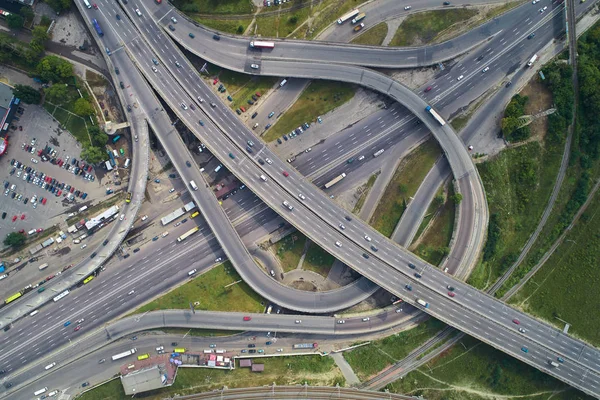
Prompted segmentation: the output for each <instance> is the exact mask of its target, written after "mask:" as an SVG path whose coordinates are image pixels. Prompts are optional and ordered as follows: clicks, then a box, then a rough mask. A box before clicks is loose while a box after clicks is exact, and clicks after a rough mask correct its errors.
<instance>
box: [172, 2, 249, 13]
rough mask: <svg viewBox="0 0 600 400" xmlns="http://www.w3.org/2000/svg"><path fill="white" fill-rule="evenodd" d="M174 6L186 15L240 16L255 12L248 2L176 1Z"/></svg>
mask: <svg viewBox="0 0 600 400" xmlns="http://www.w3.org/2000/svg"><path fill="white" fill-rule="evenodd" d="M173 4H174V5H175V7H177V8H178V9H180V10H182V11H183V12H185V13H198V14H215V15H216V14H233V15H240V14H251V13H253V12H254V6H253V5H252V2H251V1H248V0H219V1H215V0H174V2H173Z"/></svg>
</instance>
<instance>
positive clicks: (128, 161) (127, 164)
mask: <svg viewBox="0 0 600 400" xmlns="http://www.w3.org/2000/svg"><path fill="white" fill-rule="evenodd" d="M130 163H131V160H130V159H129V158H128V159H127V160H125V165H123V168H129V164H130Z"/></svg>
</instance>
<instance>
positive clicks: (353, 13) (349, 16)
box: [337, 9, 360, 25]
mask: <svg viewBox="0 0 600 400" xmlns="http://www.w3.org/2000/svg"><path fill="white" fill-rule="evenodd" d="M359 13H360V11H358V9H356V10H352V11H350V12H349V13H348V14H345V15H342V16H341V17H340V19H338V21H337V23H338V25H341V24H343V23H344V22H346V21H348V20H349V19H352V18H354V17H356V16H357V15H358V14H359Z"/></svg>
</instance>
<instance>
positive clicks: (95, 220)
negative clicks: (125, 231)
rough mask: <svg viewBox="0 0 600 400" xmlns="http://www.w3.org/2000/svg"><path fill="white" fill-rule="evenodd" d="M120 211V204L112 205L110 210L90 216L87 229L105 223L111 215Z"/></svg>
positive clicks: (86, 225)
mask: <svg viewBox="0 0 600 400" xmlns="http://www.w3.org/2000/svg"><path fill="white" fill-rule="evenodd" d="M118 213H119V206H112V207H111V208H109V209H108V210H106V211H104V212H102V213H101V214H98V215H96V216H95V217H92V218H90V220H89V221H87V222H86V223H85V227H86V228H87V230H88V231H89V230H92V229H94V228H96V227H97V226H98V227H99V226H100V225H103V223H104V222H106V221H108V220H109V219H110V218H111V217H113V216H114V215H116V214H118Z"/></svg>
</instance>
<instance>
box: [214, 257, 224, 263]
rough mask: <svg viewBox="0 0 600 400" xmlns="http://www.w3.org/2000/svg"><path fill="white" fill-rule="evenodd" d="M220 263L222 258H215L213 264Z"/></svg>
mask: <svg viewBox="0 0 600 400" xmlns="http://www.w3.org/2000/svg"><path fill="white" fill-rule="evenodd" d="M221 261H223V258H222V257H218V258H215V262H216V263H218V262H221Z"/></svg>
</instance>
